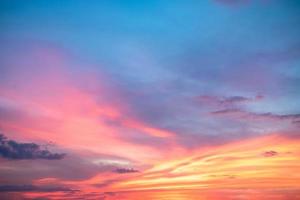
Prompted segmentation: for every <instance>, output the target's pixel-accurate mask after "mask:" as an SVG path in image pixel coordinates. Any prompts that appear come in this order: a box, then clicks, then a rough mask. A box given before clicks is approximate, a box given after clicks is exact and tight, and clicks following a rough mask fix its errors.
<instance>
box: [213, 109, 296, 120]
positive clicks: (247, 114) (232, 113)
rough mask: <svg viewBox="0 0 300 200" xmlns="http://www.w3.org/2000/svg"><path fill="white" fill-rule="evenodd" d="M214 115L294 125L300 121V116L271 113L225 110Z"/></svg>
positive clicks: (215, 112)
mask: <svg viewBox="0 0 300 200" xmlns="http://www.w3.org/2000/svg"><path fill="white" fill-rule="evenodd" d="M211 114H213V115H224V116H231V117H237V118H251V119H266V120H291V121H292V122H293V123H294V122H295V121H296V122H297V121H299V120H300V114H284V115H280V114H274V113H271V112H268V113H255V112H248V111H245V110H242V109H237V108H233V109H223V110H217V111H214V112H211Z"/></svg>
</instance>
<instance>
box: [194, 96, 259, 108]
mask: <svg viewBox="0 0 300 200" xmlns="http://www.w3.org/2000/svg"><path fill="white" fill-rule="evenodd" d="M263 98H264V96H262V95H256V96H255V97H254V98H250V97H244V96H227V97H220V96H212V95H200V96H198V97H196V99H197V101H199V102H200V103H203V104H213V105H217V106H235V105H237V104H242V103H249V102H255V101H259V100H261V99H263Z"/></svg>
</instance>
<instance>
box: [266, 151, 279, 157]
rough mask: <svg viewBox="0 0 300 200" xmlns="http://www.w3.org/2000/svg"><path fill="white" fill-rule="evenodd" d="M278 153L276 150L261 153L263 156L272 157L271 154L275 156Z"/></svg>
mask: <svg viewBox="0 0 300 200" xmlns="http://www.w3.org/2000/svg"><path fill="white" fill-rule="evenodd" d="M276 155H278V152H276V151H266V152H264V153H263V156H264V157H273V156H276Z"/></svg>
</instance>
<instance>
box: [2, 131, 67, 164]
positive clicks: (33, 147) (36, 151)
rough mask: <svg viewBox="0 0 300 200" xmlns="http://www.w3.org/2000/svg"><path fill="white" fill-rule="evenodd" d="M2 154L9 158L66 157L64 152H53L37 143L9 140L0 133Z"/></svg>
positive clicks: (58, 158) (49, 158) (50, 158)
mask: <svg viewBox="0 0 300 200" xmlns="http://www.w3.org/2000/svg"><path fill="white" fill-rule="evenodd" d="M0 156H2V157H4V158H7V159H13V160H18V159H47V160H60V159H63V158H64V157H65V154H63V153H51V152H50V151H48V150H45V149H41V147H40V146H39V145H38V144H35V143H19V142H16V141H14V140H8V139H7V138H6V137H5V136H4V135H2V134H0Z"/></svg>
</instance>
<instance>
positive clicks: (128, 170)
mask: <svg viewBox="0 0 300 200" xmlns="http://www.w3.org/2000/svg"><path fill="white" fill-rule="evenodd" d="M114 172H115V173H118V174H128V173H137V172H139V171H138V170H136V169H133V168H130V169H128V168H117V169H115V170H114Z"/></svg>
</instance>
